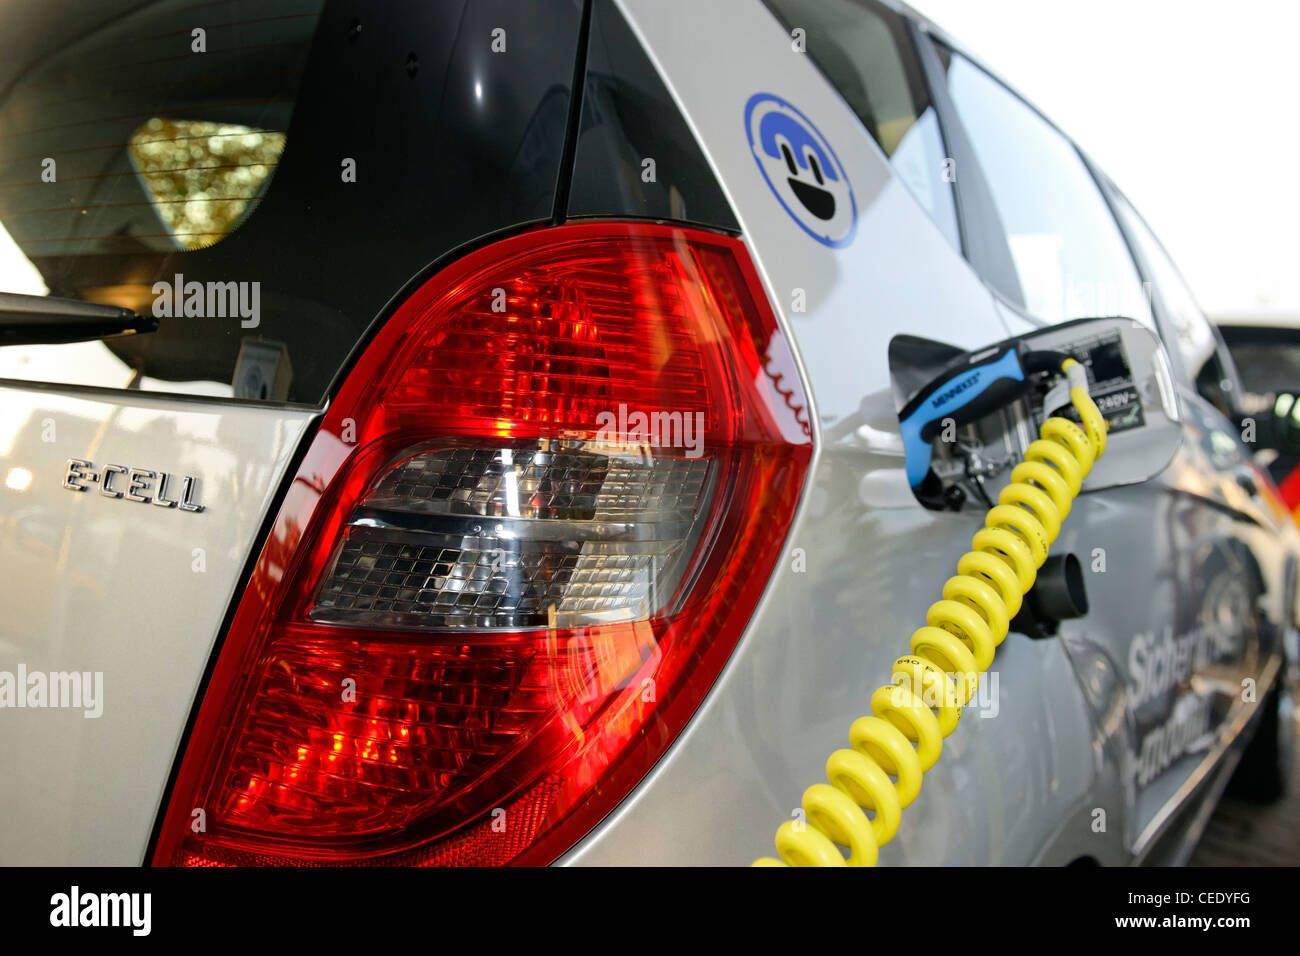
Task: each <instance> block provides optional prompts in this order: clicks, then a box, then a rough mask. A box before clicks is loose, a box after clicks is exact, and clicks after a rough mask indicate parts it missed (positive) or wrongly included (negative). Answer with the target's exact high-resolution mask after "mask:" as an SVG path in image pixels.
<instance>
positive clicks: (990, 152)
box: [935, 42, 1154, 327]
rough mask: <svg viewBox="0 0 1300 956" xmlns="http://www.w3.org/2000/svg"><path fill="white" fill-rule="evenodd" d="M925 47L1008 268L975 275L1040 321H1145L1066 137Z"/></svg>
mask: <svg viewBox="0 0 1300 956" xmlns="http://www.w3.org/2000/svg"><path fill="white" fill-rule="evenodd" d="M935 47H936V51H937V52H938V53H939V58H940V61H941V62H942V63H943V66H944V68H945V74H946V80H947V92H948V95H949V97H950V98H951V100H952V104H953V107H954V109H955V110H956V114H957V118H958V121H959V122H960V123H961V125H962V128H963V130H964V132H965V134H966V139H967V141H969V143H970V144H971V149H972V150H973V152H974V157H973V158H974V160H975V161H976V162H977V163H978V164H979V168H980V171H981V172H982V173H983V179H984V182H985V183H986V184H987V187H988V191H989V193H990V194H991V199H992V202H993V206H994V208H995V209H996V210H997V214H998V217H999V218H1000V220H1001V224H1002V231H1003V235H1004V236H1005V237H1006V243H1007V248H1008V251H1009V253H1010V257H1011V260H1012V262H1013V264H1014V267H1015V269H1014V275H1011V274H1007V275H1002V276H999V275H986V276H984V279H985V281H986V282H988V283H989V285H990V286H992V287H993V288H994V289H995V290H996V291H997V292H998V293H999V294H1000V295H1001V296H1002V297H1003V298H1005V299H1007V300H1008V301H1010V302H1011V303H1012V304H1014V305H1016V306H1018V307H1020V308H1022V309H1023V310H1024V311H1025V312H1027V313H1028V314H1029V315H1031V316H1033V317H1034V318H1036V319H1040V320H1042V321H1044V322H1048V323H1056V322H1064V321H1066V320H1068V319H1078V318H1087V317H1095V316H1106V315H1123V316H1127V317H1130V318H1134V319H1138V320H1139V321H1142V322H1145V323H1147V324H1148V325H1151V326H1153V327H1154V321H1153V319H1152V317H1151V310H1150V307H1149V305H1148V303H1147V298H1146V296H1145V294H1144V292H1143V288H1142V281H1141V279H1140V277H1139V275H1138V271H1137V268H1136V266H1135V265H1134V263H1133V258H1132V256H1131V255H1130V253H1129V250H1128V247H1127V245H1126V244H1125V242H1124V237H1123V235H1122V234H1121V233H1120V231H1119V227H1118V226H1117V225H1116V223H1115V219H1114V217H1113V216H1112V215H1111V212H1110V209H1109V207H1108V206H1107V204H1106V200H1105V197H1104V196H1103V195H1102V193H1101V190H1100V188H1099V187H1098V186H1097V182H1096V180H1095V179H1094V178H1093V176H1092V173H1091V172H1090V171H1089V169H1088V167H1087V165H1086V164H1085V163H1084V161H1083V157H1081V156H1080V155H1079V152H1078V150H1077V149H1076V148H1075V147H1074V144H1073V143H1071V142H1070V141H1069V140H1068V139H1066V138H1065V137H1064V136H1063V135H1062V134H1061V133H1059V132H1058V131H1057V130H1056V128H1055V127H1053V126H1052V125H1051V124H1050V123H1048V122H1047V121H1046V120H1044V119H1043V118H1042V116H1040V115H1039V114H1038V113H1037V112H1036V111H1035V110H1033V109H1032V108H1031V107H1030V106H1028V105H1027V104H1026V103H1025V102H1024V101H1023V100H1021V99H1020V98H1019V97H1018V96H1016V95H1015V94H1014V93H1012V92H1011V91H1010V90H1008V89H1007V88H1006V87H1005V86H1003V85H1002V84H1001V83H1000V82H998V81H997V80H995V79H994V78H993V77H991V76H989V74H987V73H985V72H984V71H983V70H982V69H980V68H979V67H977V66H975V65H974V64H973V63H971V62H970V61H969V60H967V59H966V58H964V57H963V56H961V55H960V54H958V53H955V52H953V51H951V50H949V49H948V48H947V47H945V46H943V45H942V44H939V43H937V42H936V43H935ZM960 162H961V161H960V160H958V167H957V170H956V172H957V188H958V189H961V188H962V175H961V168H960Z"/></svg>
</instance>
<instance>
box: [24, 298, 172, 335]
mask: <svg viewBox="0 0 1300 956" xmlns="http://www.w3.org/2000/svg"><path fill="white" fill-rule="evenodd" d="M157 329H158V320H157V319H156V318H154V317H153V316H145V315H139V314H137V313H135V312H132V311H131V310H130V309H124V308H122V307H120V306H116V305H100V304H99V303H97V302H83V301H81V300H80V299H61V298H58V297H57V296H48V295H22V294H20V293H17V292H0V346H5V345H61V344H64V343H67V342H90V341H93V340H95V339H106V338H110V337H111V336H115V335H136V334H140V333H144V332H154V331H157Z"/></svg>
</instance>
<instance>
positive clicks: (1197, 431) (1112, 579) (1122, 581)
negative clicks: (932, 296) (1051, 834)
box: [923, 38, 1288, 857]
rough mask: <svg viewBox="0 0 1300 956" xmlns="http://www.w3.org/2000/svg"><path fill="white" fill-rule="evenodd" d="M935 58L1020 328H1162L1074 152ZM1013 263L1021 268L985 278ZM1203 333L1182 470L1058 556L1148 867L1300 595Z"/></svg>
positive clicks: (1104, 511) (1133, 841)
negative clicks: (1073, 570)
mask: <svg viewBox="0 0 1300 956" xmlns="http://www.w3.org/2000/svg"><path fill="white" fill-rule="evenodd" d="M923 48H924V49H926V51H927V62H929V63H930V64H931V70H932V76H934V77H935V79H936V81H937V85H939V86H940V87H941V89H942V92H941V93H940V94H938V95H937V99H938V100H939V101H940V103H941V104H942V106H943V107H944V110H943V114H944V118H945V119H946V120H947V123H948V128H949V129H950V130H952V132H950V133H949V136H950V141H955V142H956V143H957V144H958V150H959V155H958V157H957V162H958V166H959V168H960V167H961V166H962V164H963V163H965V164H967V165H971V164H973V165H976V166H977V167H978V169H979V175H978V176H969V175H967V176H965V177H964V178H963V177H960V176H959V179H958V189H959V190H961V189H963V188H966V189H968V190H971V191H975V192H984V193H985V195H984V196H983V197H981V199H980V201H979V202H969V203H965V204H964V207H965V208H970V209H972V210H974V214H975V215H980V214H983V215H985V216H986V217H990V218H991V217H992V216H993V215H996V226H997V227H998V228H996V229H995V228H991V226H992V225H993V223H991V222H990V223H988V224H986V227H985V228H984V229H983V230H981V231H980V233H979V235H980V236H981V237H983V238H984V239H985V240H988V241H993V242H995V243H996V238H997V236H998V235H999V231H1000V234H1001V236H1002V237H1003V242H1004V243H1005V248H1004V249H1002V250H996V251H995V252H985V253H984V254H983V256H982V258H981V257H972V263H973V264H974V265H975V266H976V267H977V268H979V269H980V271H981V274H982V275H983V276H984V278H985V280H986V281H987V282H988V284H989V286H990V288H991V289H992V290H993V291H994V293H995V295H996V297H997V300H998V303H999V308H1000V310H1001V312H1002V314H1003V315H1004V316H1005V317H1006V318H1007V321H1008V322H1009V323H1010V324H1011V325H1012V327H1013V328H1016V329H1032V328H1035V327H1041V326H1043V325H1049V324H1053V323H1057V322H1061V321H1066V320H1069V319H1074V318H1079V317H1082V316H1087V315H1124V316H1128V317H1132V318H1135V319H1138V320H1139V321H1141V322H1143V323H1144V324H1146V325H1148V326H1149V327H1150V328H1152V330H1153V331H1159V330H1162V329H1163V324H1161V325H1157V318H1156V313H1155V312H1153V304H1154V306H1155V308H1156V309H1158V310H1164V309H1166V308H1167V302H1169V301H1172V296H1173V294H1174V293H1173V292H1169V293H1166V292H1165V291H1164V283H1161V282H1158V281H1157V282H1153V281H1152V279H1151V277H1150V276H1149V275H1146V274H1144V273H1142V272H1139V271H1138V267H1137V263H1136V262H1135V261H1134V259H1133V256H1132V254H1131V251H1130V249H1129V247H1128V242H1127V240H1126V236H1125V234H1124V233H1123V232H1122V231H1121V230H1120V228H1119V226H1118V225H1117V223H1116V221H1115V218H1114V216H1113V215H1112V213H1111V211H1110V209H1109V207H1108V204H1107V201H1106V197H1105V195H1104V194H1103V192H1102V190H1101V187H1100V185H1099V183H1098V182H1097V181H1096V179H1095V177H1094V175H1093V173H1092V171H1091V169H1090V168H1089V166H1088V165H1087V163H1086V161H1085V160H1084V159H1083V157H1082V156H1081V155H1080V154H1079V152H1078V150H1077V149H1076V148H1075V146H1074V145H1073V144H1072V143H1071V142H1070V141H1069V140H1068V139H1067V138H1066V137H1064V135H1062V134H1061V133H1060V132H1059V131H1058V130H1057V129H1056V128H1055V127H1053V126H1052V125H1051V124H1050V123H1049V122H1048V121H1047V120H1046V119H1045V118H1043V117H1042V116H1041V114H1039V113H1038V112H1037V111H1035V110H1034V109H1033V108H1032V107H1030V106H1029V105H1028V104H1026V103H1025V102H1024V101H1023V100H1021V99H1020V98H1019V97H1017V96H1016V95H1015V94H1014V93H1012V92H1011V91H1010V90H1009V89H1007V88H1006V87H1005V86H1003V85H1002V84H1001V83H1000V82H998V81H997V80H996V79H995V78H994V77H992V76H991V75H990V74H989V73H988V72H987V71H985V70H984V69H982V68H981V67H980V66H978V65H977V64H975V63H974V62H973V61H972V60H971V59H969V58H968V57H967V56H965V55H963V54H962V53H961V52H959V51H957V50H956V49H954V48H953V47H952V46H951V45H949V44H948V43H946V42H944V41H942V40H938V39H934V38H930V39H928V40H925V41H923ZM963 183H964V184H965V186H964V187H963ZM1008 260H1009V261H1010V263H1011V268H1010V269H1007V268H997V269H993V268H988V267H987V266H984V265H983V264H982V263H984V262H996V263H1002V264H1005V263H1006V262H1007V261H1008ZM1153 288H1154V296H1153V298H1154V302H1153V301H1152V289H1153ZM1189 321H1190V320H1189ZM1199 321H1200V322H1201V323H1202V324H1203V323H1204V319H1203V317H1202V318H1200V320H1199ZM1203 331H1204V330H1199V329H1197V328H1192V329H1191V330H1190V331H1189V332H1187V333H1186V335H1188V336H1190V337H1191V339H1194V340H1195V341H1194V343H1193V344H1192V345H1190V346H1189V348H1192V349H1193V350H1199V353H1201V357H1200V361H1199V362H1198V363H1197V364H1196V365H1195V366H1194V368H1192V369H1190V370H1189V368H1188V367H1187V363H1176V364H1177V366H1178V375H1179V376H1180V381H1181V384H1182V386H1183V412H1184V416H1183V417H1184V432H1185V437H1184V442H1183V445H1182V448H1181V449H1180V450H1179V452H1178V453H1177V454H1176V456H1175V458H1174V460H1173V461H1172V462H1171V463H1170V465H1169V467H1168V468H1167V469H1165V471H1164V472H1163V473H1162V474H1161V475H1160V476H1158V477H1157V478H1155V479H1153V480H1151V481H1148V482H1145V483H1143V484H1140V485H1135V486H1131V487H1124V488H1111V489H1103V490H1100V491H1096V492H1094V493H1085V495H1084V496H1083V497H1082V498H1081V499H1080V501H1079V503H1078V505H1077V506H1076V508H1075V510H1074V511H1073V512H1072V514H1071V520H1070V522H1069V524H1068V525H1067V529H1066V531H1065V532H1064V533H1063V534H1062V537H1061V539H1060V540H1059V542H1058V547H1060V548H1062V549H1073V550H1075V551H1076V552H1077V553H1078V554H1079V556H1080V557H1081V558H1082V559H1083V560H1084V563H1085V566H1086V567H1088V568H1089V570H1090V574H1089V575H1088V580H1087V586H1088V591H1089V598H1090V603H1091V605H1092V610H1091V612H1090V613H1089V615H1088V616H1087V617H1086V618H1085V619H1083V620H1081V621H1078V622H1073V623H1072V624H1071V625H1069V626H1067V625H1064V624H1063V625H1062V630H1061V637H1062V640H1063V642H1064V644H1065V646H1066V647H1067V648H1068V650H1069V653H1070V655H1071V659H1072V660H1073V662H1074V665H1075V668H1076V671H1077V673H1078V675H1079V679H1080V682H1081V684H1082V686H1083V687H1084V689H1085V691H1086V692H1087V694H1088V696H1089V700H1090V703H1091V706H1092V708H1093V712H1094V715H1095V718H1096V727H1097V739H1098V744H1099V746H1102V747H1105V748H1108V749H1110V750H1112V751H1113V752H1114V753H1115V754H1116V759H1117V762H1118V764H1119V765H1120V766H1121V767H1122V768H1123V770H1122V781H1121V782H1122V788H1123V792H1124V797H1123V804H1122V806H1118V807H1117V806H1107V805H1104V804H1103V805H1102V806H1101V807H1100V809H1103V810H1106V811H1107V813H1108V819H1109V825H1117V818H1118V819H1119V820H1122V823H1119V824H1118V825H1120V826H1122V828H1123V831H1124V843H1125V845H1126V846H1127V847H1128V848H1129V849H1130V850H1132V851H1133V852H1134V853H1135V854H1137V855H1138V856H1139V857H1144V856H1147V855H1148V854H1151V853H1153V852H1154V851H1155V850H1156V848H1157V847H1158V843H1159V838H1160V837H1161V836H1162V834H1164V833H1166V832H1167V831H1168V830H1169V826H1170V824H1171V823H1172V821H1174V820H1175V818H1176V815H1177V812H1178V811H1179V810H1181V809H1184V808H1185V807H1186V805H1187V804H1188V802H1189V801H1190V800H1191V799H1192V797H1193V796H1195V795H1200V794H1204V793H1205V792H1206V791H1205V788H1202V787H1200V784H1202V783H1204V782H1206V781H1207V779H1208V778H1210V777H1211V776H1212V775H1213V771H1214V770H1215V769H1216V768H1217V767H1218V766H1219V761H1220V758H1221V757H1222V756H1223V754H1224V752H1225V750H1226V748H1227V747H1228V746H1229V745H1230V744H1231V742H1232V741H1233V739H1234V738H1235V736H1236V734H1237V733H1238V731H1239V730H1240V728H1241V726H1242V724H1243V722H1244V721H1245V719H1246V718H1247V717H1248V716H1249V714H1250V713H1251V712H1252V708H1253V700H1254V696H1253V692H1252V691H1250V690H1249V688H1250V687H1253V686H1254V685H1255V684H1256V683H1259V684H1263V685H1265V686H1266V685H1267V683H1268V682H1269V681H1271V679H1272V675H1273V673H1274V669H1275V655H1274V648H1275V646H1276V637H1277V622H1278V620H1279V618H1278V615H1279V614H1280V613H1281V608H1282V607H1283V606H1284V605H1285V602H1286V594H1285V592H1286V591H1287V589H1288V584H1287V580H1288V578H1287V573H1286V567H1285V556H1284V554H1283V551H1282V549H1281V548H1280V547H1279V545H1278V543H1277V540H1276V529H1277V524H1276V514H1275V513H1274V509H1273V508H1272V507H1271V506H1270V504H1269V502H1268V501H1267V500H1266V499H1267V491H1266V490H1261V487H1260V480H1261V476H1260V475H1259V474H1258V473H1257V471H1256V470H1255V469H1254V468H1253V466H1252V465H1251V463H1250V461H1249V456H1248V455H1247V454H1246V453H1245V451H1244V449H1243V447H1242V445H1241V440H1240V434H1239V433H1237V432H1236V430H1235V429H1234V427H1233V426H1232V424H1231V422H1229V420H1228V419H1227V418H1226V417H1225V416H1224V414H1223V412H1222V410H1220V409H1216V408H1215V407H1214V406H1213V405H1211V404H1210V403H1209V402H1207V401H1205V400H1204V399H1203V398H1202V397H1201V396H1200V395H1198V394H1197V392H1196V390H1195V383H1196V378H1197V375H1198V374H1199V373H1200V372H1201V370H1202V368H1203V366H1205V365H1206V363H1207V361H1208V360H1209V359H1211V358H1213V357H1214V356H1215V354H1216V353H1215V349H1214V345H1215V341H1214V339H1213V337H1212V336H1208V337H1207V336H1206V335H1204V334H1201V333H1202V332H1203ZM1180 341H1183V340H1180ZM1224 378H1226V375H1219V376H1217V377H1216V381H1221V380H1222V379H1224ZM1221 387H1222V386H1221ZM1243 688H1246V689H1243ZM1116 811H1119V812H1118V813H1117V812H1116Z"/></svg>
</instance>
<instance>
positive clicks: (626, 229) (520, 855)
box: [154, 223, 811, 865]
mask: <svg viewBox="0 0 1300 956" xmlns="http://www.w3.org/2000/svg"><path fill="white" fill-rule="evenodd" d="M789 358H790V357H789V351H788V347H787V345H786V343H785V342H784V340H783V339H782V337H781V334H780V332H779V330H778V328H777V325H776V322H775V319H774V317H773V315H772V313H771V310H770V308H769V307H768V305H767V301H766V298H765V296H764V294H763V292H762V288H761V285H760V284H759V282H758V279H757V276H756V274H755V273H754V270H753V266H752V265H751V264H750V262H749V258H748V255H747V253H746V251H745V248H744V246H743V244H742V243H740V242H739V241H737V240H734V239H730V238H726V237H722V236H717V235H713V234H710V233H704V232H699V231H693V230H684V229H677V228H672V227H666V226H652V225H631V224H625V223H588V224H583V225H571V226H562V227H558V228H552V229H543V230H538V231H535V232H531V233H527V234H524V235H521V236H517V237H514V238H511V239H507V240H504V241H502V242H498V243H496V244H494V245H491V246H489V247H487V248H484V249H481V250H479V251H478V252H475V253H473V254H471V255H469V256H467V257H466V258H464V259H463V260H461V261H459V262H457V263H456V264H455V265H453V266H450V267H448V268H447V269H445V270H444V271H442V272H440V273H439V274H438V275H436V276H435V277H434V278H432V279H431V280H429V281H428V282H427V283H426V284H425V285H424V286H422V287H421V288H420V289H419V290H418V291H417V292H416V293H415V294H414V295H413V296H412V297H411V298H410V299H409V300H408V301H407V302H406V303H405V304H403V305H402V306H401V308H399V309H398V311H397V312H396V314H394V315H393V317H392V318H391V319H390V320H389V321H388V322H387V323H386V324H385V326H384V327H383V329H382V330H381V331H380V332H379V334H378V335H377V336H376V338H375V340H374V341H373V342H372V343H371V344H370V345H369V346H368V347H367V348H366V350H365V352H364V353H363V355H362V356H361V358H360V359H359V360H358V362H357V365H356V367H355V368H354V370H353V371H352V373H351V374H350V375H349V376H348V378H347V380H346V382H345V383H344V385H343V387H342V388H341V390H340V392H339V395H338V397H337V398H336V400H335V401H334V403H333V404H332V405H331V407H330V410H329V413H328V414H327V416H326V418H325V421H324V422H323V424H322V426H321V430H320V432H319V434H318V435H317V437H316V438H315V440H314V442H313V444H312V447H311V448H310V449H309V451H308V454H307V456H306V458H305V460H304V463H303V465H302V467H301V468H300V470H299V473H298V476H297V479H296V480H295V482H294V483H293V485H292V487H291V490H290V492H289V494H288V496H287V498H286V501H285V503H284V505H283V507H282V508H281V511H280V513H279V515H278V517H277V521H276V525H275V528H274V530H273V532H272V535H271V536H270V538H269V539H268V541H267V542H266V545H265V546H264V548H263V552H262V554H261V556H260V558H259V560H258V563H257V565H256V568H255V571H254V574H253V578H252V580H251V581H250V586H249V588H248V591H247V592H246V593H245V595H244V596H243V599H242V600H241V602H240V604H239V607H238V609H237V611H236V613H235V617H234V619H233V622H232V625H231V629H230V633H229V634H228V635H227V638H226V641H225V644H224V646H223V647H222V649H221V651H220V654H219V657H218V659H217V663H216V665H215V668H214V670H213V674H212V677H211V679H210V681H209V685H208V688H207V691H206V693H205V695H204V698H203V703H202V705H201V707H200V710H199V713H198V716H197V718H196V722H195V725H194V729H193V731H192V733H191V736H190V740H189V744H188V746H187V748H186V751H185V755H184V758H183V760H182V763H181V767H180V771H179V774H178V776H177V780H176V785H175V787H174V789H173V793H172V796H171V799H170V801H169V803H168V806H167V810H166V812H165V815H164V819H163V824H162V829H161V832H160V839H159V843H158V847H157V851H156V853H155V857H154V861H155V862H156V863H160V864H174V863H182V864H190V865H222V864H245V863H272V864H287V865H310V864H313V863H335V864H341V863H346V864H359V865H369V864H375V863H413V864H444V863H448V864H496V863H507V862H512V861H513V862H530V863H544V862H549V861H550V860H552V859H554V858H555V857H557V856H558V855H560V854H561V853H563V852H564V851H565V850H566V849H568V848H569V847H570V846H572V845H573V844H574V843H575V842H576V841H577V840H578V839H580V838H581V837H582V835H583V834H585V833H586V832H587V831H588V830H589V829H590V828H591V827H592V826H594V825H595V824H596V823H597V822H599V820H600V819H601V817H603V816H604V815H605V814H606V813H607V812H608V811H609V810H610V809H612V808H613V807H614V805H615V804H616V803H617V802H618V801H619V800H621V799H622V798H623V797H624V796H625V795H626V794H627V793H628V791H629V790H630V789H631V788H632V787H633V786H635V784H636V783H637V781H639V780H640V779H641V777H643V776H644V774H645V773H646V772H647V771H648V770H649V769H650V767H651V766H652V765H653V764H654V762H655V761H656V760H657V759H658V758H659V757H660V756H661V755H662V754H663V753H664V751H665V750H666V749H667V748H668V746H669V744H671V742H672V740H673V739H674V738H675V737H676V735H677V734H678V732H679V731H680V730H681V729H682V727H683V726H684V725H685V723H686V722H687V721H688V720H689V719H690V717H691V715H692V713H694V711H695V709H696V708H697V707H698V705H699V704H700V702H701V701H702V700H703V698H704V695H705V693H707V691H708V689H709V687H710V686H711V685H712V683H713V681H714V680H715V679H716V677H717V675H718V673H719V671H720V670H721V668H722V665H723V664H724V663H725V662H726V659H727V657H728V655H729V654H730V653H731V651H732V649H733V648H734V647H735V644H736V641H737V640H738V639H739V637H740V635H741V633H742V632H743V630H744V627H745V625H746V623H747V622H748V620H749V617H750V615H751V613H752V612H753V609H754V607H755V605H756V603H757V601H758V599H759V597H760V596H761V594H762V591H763V588H764V586H765V584H766V582H767V580H768V578H769V576H770V575H771V573H772V569H773V567H774V566H775V563H776V561H777V560H778V557H779V553H780V550H781V547H782V544H783V542H784V540H785V537H786V534H787V533H788V531H789V528H790V523H791V520H792V517H793V514H794V510H795V507H796V504H797V502H798V498H799V494H800V491H801V489H802V485H803V480H804V476H805V473H806V470H807V465H808V461H809V457H810V454H811V439H810V437H809V429H808V427H807V418H806V415H803V414H802V413H803V412H804V409H805V404H804V400H803V396H802V392H801V391H800V388H799V385H798V381H797V379H796V378H795V377H794V376H793V375H792V374H790V373H791V372H792V365H791V363H790V361H789ZM777 367H779V368H781V369H783V370H785V375H784V376H783V375H781V374H769V370H770V369H774V368H777ZM777 380H781V382H780V387H778V385H777ZM199 811H201V812H199Z"/></svg>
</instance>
